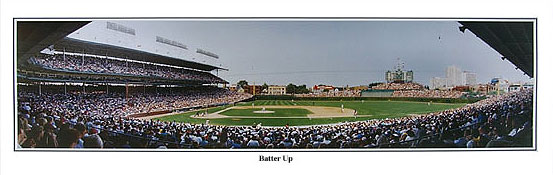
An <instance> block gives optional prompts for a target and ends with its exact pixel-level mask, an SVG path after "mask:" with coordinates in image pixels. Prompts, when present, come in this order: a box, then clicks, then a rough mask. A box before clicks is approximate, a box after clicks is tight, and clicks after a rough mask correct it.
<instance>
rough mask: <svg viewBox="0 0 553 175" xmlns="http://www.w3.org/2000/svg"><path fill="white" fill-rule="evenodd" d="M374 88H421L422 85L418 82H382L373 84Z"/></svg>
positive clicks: (422, 87)
mask: <svg viewBox="0 0 553 175" xmlns="http://www.w3.org/2000/svg"><path fill="white" fill-rule="evenodd" d="M372 89H376V90H422V89H424V86H423V85H421V84H418V83H382V84H378V85H376V86H373V87H372Z"/></svg>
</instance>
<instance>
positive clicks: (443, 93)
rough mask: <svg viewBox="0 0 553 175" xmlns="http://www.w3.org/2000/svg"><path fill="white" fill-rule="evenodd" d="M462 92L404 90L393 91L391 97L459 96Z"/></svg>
mask: <svg viewBox="0 0 553 175" xmlns="http://www.w3.org/2000/svg"><path fill="white" fill-rule="evenodd" d="M461 96H463V92H460V91H447V90H404V91H394V93H393V94H392V97H413V98H460V97H461Z"/></svg>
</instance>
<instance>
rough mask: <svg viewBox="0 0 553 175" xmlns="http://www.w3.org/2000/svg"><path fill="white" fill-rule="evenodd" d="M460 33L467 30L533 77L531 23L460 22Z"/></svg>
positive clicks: (532, 33) (532, 26) (532, 31)
mask: <svg viewBox="0 0 553 175" xmlns="http://www.w3.org/2000/svg"><path fill="white" fill-rule="evenodd" d="M459 23H461V24H462V25H463V26H462V27H460V29H461V31H463V32H464V30H465V29H469V30H470V31H472V33H474V34H475V35H476V36H477V37H478V38H480V39H482V40H483V41H484V42H486V43H487V44H488V45H489V46H491V47H492V48H493V49H495V50H496V51H497V52H499V53H500V54H501V55H503V57H504V58H506V59H507V60H509V61H510V62H511V63H513V64H514V65H515V66H516V67H518V68H519V69H521V70H522V71H523V72H524V73H525V74H526V75H528V76H529V77H532V78H533V77H534V30H533V29H534V25H533V22H487V21H486V22H484V21H460V22H459Z"/></svg>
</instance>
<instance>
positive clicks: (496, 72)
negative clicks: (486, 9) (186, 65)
mask: <svg viewBox="0 0 553 175" xmlns="http://www.w3.org/2000/svg"><path fill="white" fill-rule="evenodd" d="M114 22H116V23H120V24H123V25H125V26H128V27H131V28H134V29H136V33H137V34H136V36H130V35H129V36H124V37H123V38H124V39H126V40H129V42H132V44H131V45H133V44H135V43H136V44H140V45H141V46H142V49H145V50H150V51H152V52H156V51H158V49H162V48H160V47H163V46H159V45H155V44H154V43H155V36H158V35H159V36H163V37H164V38H167V39H171V40H175V41H178V42H181V43H183V44H185V45H187V46H189V48H202V49H205V50H208V51H210V52H213V53H216V54H218V55H219V56H220V59H215V60H209V59H210V58H203V59H208V61H214V62H213V64H217V65H219V64H220V65H222V66H223V67H225V68H228V69H229V71H220V72H219V76H220V77H222V78H223V79H225V80H227V81H229V82H231V83H236V82H237V81H239V80H242V79H245V80H247V81H249V82H250V83H253V82H255V83H256V84H262V83H267V84H279V85H284V84H288V83H294V84H306V85H308V86H312V85H315V84H331V85H335V86H345V85H349V86H356V85H367V84H369V83H371V82H382V81H384V72H385V71H387V70H390V69H392V68H393V67H394V66H395V65H396V64H397V58H400V59H401V60H402V61H403V62H405V68H406V69H408V70H413V71H414V77H415V78H414V79H415V81H416V82H419V83H421V84H425V85H428V84H429V81H430V79H431V78H432V77H445V69H446V67H447V66H449V65H456V66H457V67H459V68H460V69H461V70H464V71H471V72H476V73H477V78H478V79H477V80H478V82H482V83H484V82H489V80H490V79H491V78H493V77H502V78H505V79H508V80H510V81H511V82H514V81H523V82H526V81H529V80H530V79H529V78H528V77H527V76H525V75H523V73H522V72H521V71H520V70H515V67H514V65H512V64H511V63H510V62H508V61H506V60H501V55H500V54H499V53H497V52H496V51H495V50H493V49H492V48H491V47H489V46H488V45H487V44H486V43H484V42H483V41H481V40H480V39H479V38H477V37H476V36H475V35H474V34H472V33H471V32H470V31H468V30H467V31H466V32H465V33H462V32H460V31H459V29H458V26H460V24H458V23H457V22H455V21H420V20H419V21H328V20H318V21H313V20H307V21H305V20H302V21H297V20H295V21H289V20H288V21H286V20H272V21H263V20H256V21H254V20H242V21H237V20H233V21H229V20H210V21H205V20H188V21H183V20H170V21H163V20H148V21H140V20H137V21H114ZM94 25H97V27H93V26H94ZM102 25H105V21H103V22H102V21H95V22H93V23H91V24H89V25H88V26H85V27H83V28H82V29H80V30H79V31H77V33H80V34H79V35H81V36H87V37H90V36H98V35H110V34H109V32H107V33H106V32H99V31H97V30H105V26H103V28H102V27H98V26H102ZM111 37H117V36H111ZM171 49H173V50H174V49H177V48H170V49H169V50H171ZM153 50H156V51H153ZM177 50H178V49H177ZM163 53H165V51H163ZM167 53H169V51H167ZM171 54H172V56H175V57H179V58H182V59H187V60H190V59H191V58H190V57H194V56H192V55H190V54H185V53H183V51H171ZM171 54H170V55H171Z"/></svg>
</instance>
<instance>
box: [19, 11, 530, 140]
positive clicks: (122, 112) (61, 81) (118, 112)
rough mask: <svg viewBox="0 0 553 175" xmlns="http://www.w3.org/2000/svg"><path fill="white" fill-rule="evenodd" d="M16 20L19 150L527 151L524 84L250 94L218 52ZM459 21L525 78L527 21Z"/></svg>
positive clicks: (391, 85) (106, 30) (113, 29)
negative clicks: (496, 90) (478, 93)
mask: <svg viewBox="0 0 553 175" xmlns="http://www.w3.org/2000/svg"><path fill="white" fill-rule="evenodd" d="M16 23H17V33H16V36H15V37H16V46H17V54H16V56H15V59H16V64H17V65H16V67H17V68H16V71H15V72H14V74H15V75H14V76H15V77H16V78H15V79H16V82H15V83H16V84H15V85H14V87H15V91H14V93H15V96H16V98H15V100H16V101H15V102H14V103H15V106H16V107H15V108H16V115H15V116H14V117H15V125H16V132H15V133H16V134H15V137H16V139H15V146H16V150H43V149H44V148H47V149H53V150H57V149H59V150H62V148H75V149H80V148H82V149H106V148H119V149H121V148H132V149H200V148H203V149H352V148H353V149H376V148H399V149H407V148H409V149H413V148H435V149H438V148H458V149H461V148H462V149H469V150H470V148H490V149H491V148H493V149H497V148H510V149H512V148H522V149H531V148H534V146H535V145H534V140H535V138H534V127H533V126H534V124H535V123H534V115H533V114H534V98H533V97H534V90H533V88H527V89H526V88H525V89H520V90H518V91H513V92H505V93H502V94H490V95H486V96H484V97H483V98H478V99H476V98H468V97H466V96H465V95H464V93H461V92H457V91H451V90H429V89H428V88H425V87H423V86H422V85H420V84H417V83H414V82H411V81H409V82H399V83H398V82H388V83H384V84H381V85H378V86H375V87H373V88H372V89H371V90H369V91H367V92H374V93H378V94H379V95H381V94H388V96H378V97H374V96H363V95H361V93H362V92H361V91H355V90H352V91H347V90H344V91H341V92H326V93H327V95H322V96H317V95H312V94H311V95H280V96H267V95H252V94H249V93H245V92H241V91H232V90H229V88H228V84H229V82H228V81H227V80H224V79H223V78H221V77H219V76H218V72H219V71H228V70H230V69H232V68H225V67H223V66H221V65H217V64H216V63H215V62H216V61H217V60H218V59H224V56H219V55H218V54H216V53H214V52H212V51H209V49H204V48H193V47H191V46H189V45H187V44H184V43H182V42H180V41H177V40H173V39H171V38H168V37H162V36H156V37H155V38H152V39H151V42H152V43H153V44H152V45H155V46H156V47H157V48H156V52H154V51H149V50H147V49H143V48H145V47H147V46H142V45H136V44H134V43H133V42H132V41H133V38H134V37H137V35H140V32H141V31H140V30H138V29H134V28H132V27H129V26H126V25H124V24H121V23H119V22H118V21H115V22H98V23H96V25H98V26H97V27H98V28H97V30H99V31H97V32H98V33H103V34H105V35H106V36H109V37H115V38H116V39H113V38H108V39H105V38H101V37H100V36H99V37H98V38H96V37H94V39H87V38H79V37H70V36H71V35H70V34H72V33H74V32H75V31H78V30H79V29H80V28H82V27H83V26H85V25H88V24H90V23H91V21H27V20H19V21H16ZM459 23H460V24H461V25H463V27H462V28H460V30H462V31H463V32H464V30H466V29H468V30H471V31H472V32H473V33H475V34H476V35H477V36H478V37H479V38H481V39H482V40H483V41H485V42H486V43H488V44H489V45H490V46H491V47H492V48H494V49H495V50H497V51H498V52H500V53H501V54H502V55H505V56H506V57H507V59H509V60H510V61H511V62H512V63H513V64H514V65H515V66H517V67H519V68H520V69H521V70H523V71H524V72H525V73H526V75H528V76H529V77H533V76H534V73H533V71H534V70H533V66H534V63H533V43H534V40H533V38H534V37H533V33H532V32H533V31H534V29H533V24H532V22H524V23H522V22H518V23H517V22H513V23H511V22H505V23H501V24H498V23H497V22H489V23H486V22H459ZM515 32H516V33H521V35H523V36H513V35H512V34H511V33H515ZM490 36H493V37H495V38H493V39H489V38H490ZM108 40H109V41H108ZM116 43H122V44H116ZM528 43H530V46H529V47H528ZM125 44H127V45H125ZM129 45H130V46H129ZM164 48H166V49H165V50H164ZM157 49H159V50H160V51H159V52H157V51H158V50H157ZM169 51H171V52H179V53H180V52H184V53H186V54H185V55H188V56H190V58H182V57H176V56H173V55H171V54H169ZM166 53H167V54H166ZM529 55H530V56H529ZM192 58H193V59H192ZM411 76H412V72H411ZM411 78H412V77H411ZM254 94H255V93H254ZM36 148H40V149H36Z"/></svg>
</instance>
